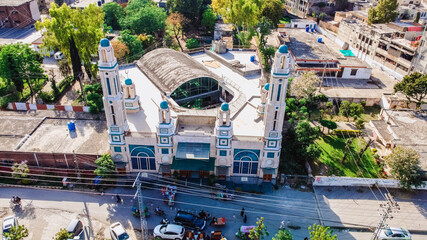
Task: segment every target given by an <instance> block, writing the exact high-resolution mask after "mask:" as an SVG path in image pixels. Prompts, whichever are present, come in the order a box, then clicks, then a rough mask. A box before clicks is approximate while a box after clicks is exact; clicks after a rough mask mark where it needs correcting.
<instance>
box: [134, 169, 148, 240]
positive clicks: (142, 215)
mask: <svg viewBox="0 0 427 240" xmlns="http://www.w3.org/2000/svg"><path fill="white" fill-rule="evenodd" d="M140 174H141V172H139V173H138V176H136V179H135V182H134V183H133V185H132V187H133V188H134V187H135V186H136V187H137V189H136V193H135V196H134V199H135V198H136V197H138V207H139V218H140V220H141V234H142V239H144V240H145V239H148V228H147V220H146V219H145V211H144V210H145V209H144V199H143V197H142V190H141V180H140V179H139V175H140Z"/></svg>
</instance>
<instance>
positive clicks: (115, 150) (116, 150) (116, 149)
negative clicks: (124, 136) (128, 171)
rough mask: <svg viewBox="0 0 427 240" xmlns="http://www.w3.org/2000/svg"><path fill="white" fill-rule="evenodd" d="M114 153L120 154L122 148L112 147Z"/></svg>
mask: <svg viewBox="0 0 427 240" xmlns="http://www.w3.org/2000/svg"><path fill="white" fill-rule="evenodd" d="M114 152H122V148H121V147H114Z"/></svg>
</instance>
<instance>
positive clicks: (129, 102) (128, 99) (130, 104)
mask: <svg viewBox="0 0 427 240" xmlns="http://www.w3.org/2000/svg"><path fill="white" fill-rule="evenodd" d="M123 97H124V100H125V109H126V112H128V113H136V112H138V111H139V109H140V106H139V96H138V95H136V89H135V83H133V82H132V79H130V78H128V79H126V80H125V86H124V94H123Z"/></svg>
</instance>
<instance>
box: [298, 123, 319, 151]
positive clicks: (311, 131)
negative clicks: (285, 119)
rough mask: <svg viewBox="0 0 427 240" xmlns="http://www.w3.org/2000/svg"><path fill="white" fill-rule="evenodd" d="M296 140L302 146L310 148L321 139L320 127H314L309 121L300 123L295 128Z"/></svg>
mask: <svg viewBox="0 0 427 240" xmlns="http://www.w3.org/2000/svg"><path fill="white" fill-rule="evenodd" d="M295 134H296V140H297V141H298V142H299V143H300V144H301V146H304V147H308V146H309V145H311V144H313V143H314V141H315V140H316V139H317V138H318V137H319V135H320V130H319V127H312V126H311V125H310V122H308V121H299V122H298V125H297V126H296V127H295Z"/></svg>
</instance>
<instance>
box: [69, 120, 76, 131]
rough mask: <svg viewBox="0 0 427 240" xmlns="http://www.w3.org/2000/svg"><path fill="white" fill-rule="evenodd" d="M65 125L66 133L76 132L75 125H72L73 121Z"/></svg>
mask: <svg viewBox="0 0 427 240" xmlns="http://www.w3.org/2000/svg"><path fill="white" fill-rule="evenodd" d="M67 125H68V131H70V132H72V131H76V125H75V124H74V122H73V121H71V122H68V123H67Z"/></svg>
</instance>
